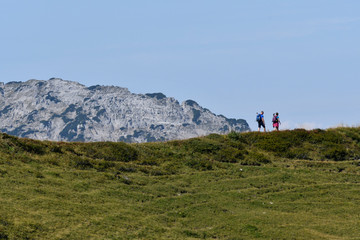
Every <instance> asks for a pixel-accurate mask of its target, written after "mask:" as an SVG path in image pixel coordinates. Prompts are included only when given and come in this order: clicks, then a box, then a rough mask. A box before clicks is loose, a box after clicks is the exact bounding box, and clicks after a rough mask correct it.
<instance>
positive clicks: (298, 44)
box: [0, 0, 360, 130]
mask: <svg viewBox="0 0 360 240" xmlns="http://www.w3.org/2000/svg"><path fill="white" fill-rule="evenodd" d="M0 30H1V35H0V36H1V38H0V43H1V44H0V48H1V53H0V81H2V82H9V81H26V80H28V79H41V80H47V79H49V78H51V77H59V78H63V79H66V80H72V81H77V82H80V83H82V84H84V85H87V86H91V85H96V84H101V85H115V86H121V87H127V88H129V90H130V91H132V92H134V93H153V92H162V93H164V94H165V95H167V96H169V97H174V98H176V99H178V100H179V101H184V100H187V99H192V100H195V101H197V102H198V103H199V104H200V105H201V106H203V107H205V108H208V109H210V110H211V111H213V112H214V113H216V114H223V115H225V116H227V117H229V118H244V119H246V120H247V121H248V123H249V125H250V127H251V128H252V129H254V130H255V129H256V128H257V127H256V122H255V116H256V112H257V111H260V110H264V111H265V117H266V121H267V124H268V126H270V122H271V117H272V113H273V112H276V111H278V112H279V113H280V119H281V120H282V122H283V125H282V127H283V128H297V127H306V128H317V127H319V128H328V127H332V126H336V125H338V124H344V125H349V126H354V125H359V124H360V107H359V103H360V94H359V89H360V1H357V0H342V1H340V0H337V1H333V0H316V1H314V0H312V1H308V0H302V1H285V0H283V1H277V0H272V1H267V0H262V1H259V0H251V1H241V0H224V1H219V0H217V1H215V0H196V1H194V0H191V1H190V0H182V1H169V0H134V1H121V0H104V1H99V0H97V1H94V0H86V1H85V0H72V1H70V0H62V1H49V0H32V1H28V0H17V1H13V0H0Z"/></svg>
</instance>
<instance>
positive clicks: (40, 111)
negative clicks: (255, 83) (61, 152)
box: [0, 78, 250, 142]
mask: <svg viewBox="0 0 360 240" xmlns="http://www.w3.org/2000/svg"><path fill="white" fill-rule="evenodd" d="M0 130H1V131H2V132H5V133H8V134H11V135H15V136H19V137H27V138H32V139H39V140H54V141H86V142H89V141H125V142H152V141H166V140H173V139H186V138H191V137H197V136H202V135H208V134H210V133H220V134H226V133H229V132H230V131H237V132H243V131H248V130H250V129H249V126H248V124H247V122H246V121H245V120H242V119H228V118H226V117H224V116H221V115H215V114H213V113H212V112H210V111H209V110H208V109H205V108H202V107H201V106H199V105H198V104H197V103H196V102H195V101H192V100H187V101H185V102H183V103H181V104H180V103H179V102H178V101H177V100H175V99H174V98H170V97H166V96H165V95H164V94H162V93H153V94H134V93H131V92H130V91H129V90H128V89H126V88H121V87H114V86H99V85H97V86H91V87H86V86H84V85H82V84H80V83H77V82H72V81H65V80H62V79H59V78H51V79H49V80H47V81H42V80H29V81H27V82H9V83H7V84H4V83H0Z"/></svg>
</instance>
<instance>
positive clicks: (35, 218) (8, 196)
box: [0, 128, 360, 239]
mask: <svg viewBox="0 0 360 240" xmlns="http://www.w3.org/2000/svg"><path fill="white" fill-rule="evenodd" d="M359 175H360V128H336V129H329V130H326V131H324V130H319V129H318V130H313V131H305V130H300V129H299V130H293V131H281V132H272V133H267V134H263V133H243V134H239V133H230V134H229V135H216V134H213V135H209V136H207V137H203V138H194V139H189V140H183V141H170V142H165V143H147V144H125V143H111V142H101V143H64V142H47V141H34V140H29V139H20V138H16V137H12V136H9V135H7V134H0V239H359V236H360V230H359V229H360V195H359V190H360V185H359V183H360V176H359Z"/></svg>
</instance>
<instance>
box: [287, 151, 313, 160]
mask: <svg viewBox="0 0 360 240" xmlns="http://www.w3.org/2000/svg"><path fill="white" fill-rule="evenodd" d="M285 157H287V158H291V159H294V158H295V159H307V160H310V159H311V158H310V156H309V150H307V149H303V148H295V149H292V150H290V151H288V152H286V154H285Z"/></svg>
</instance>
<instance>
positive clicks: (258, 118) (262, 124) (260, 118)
mask: <svg viewBox="0 0 360 240" xmlns="http://www.w3.org/2000/svg"><path fill="white" fill-rule="evenodd" d="M256 121H257V122H258V125H259V129H258V131H259V132H260V129H261V127H263V128H264V132H266V127H265V119H264V111H261V113H260V114H258V115H257V116H256Z"/></svg>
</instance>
